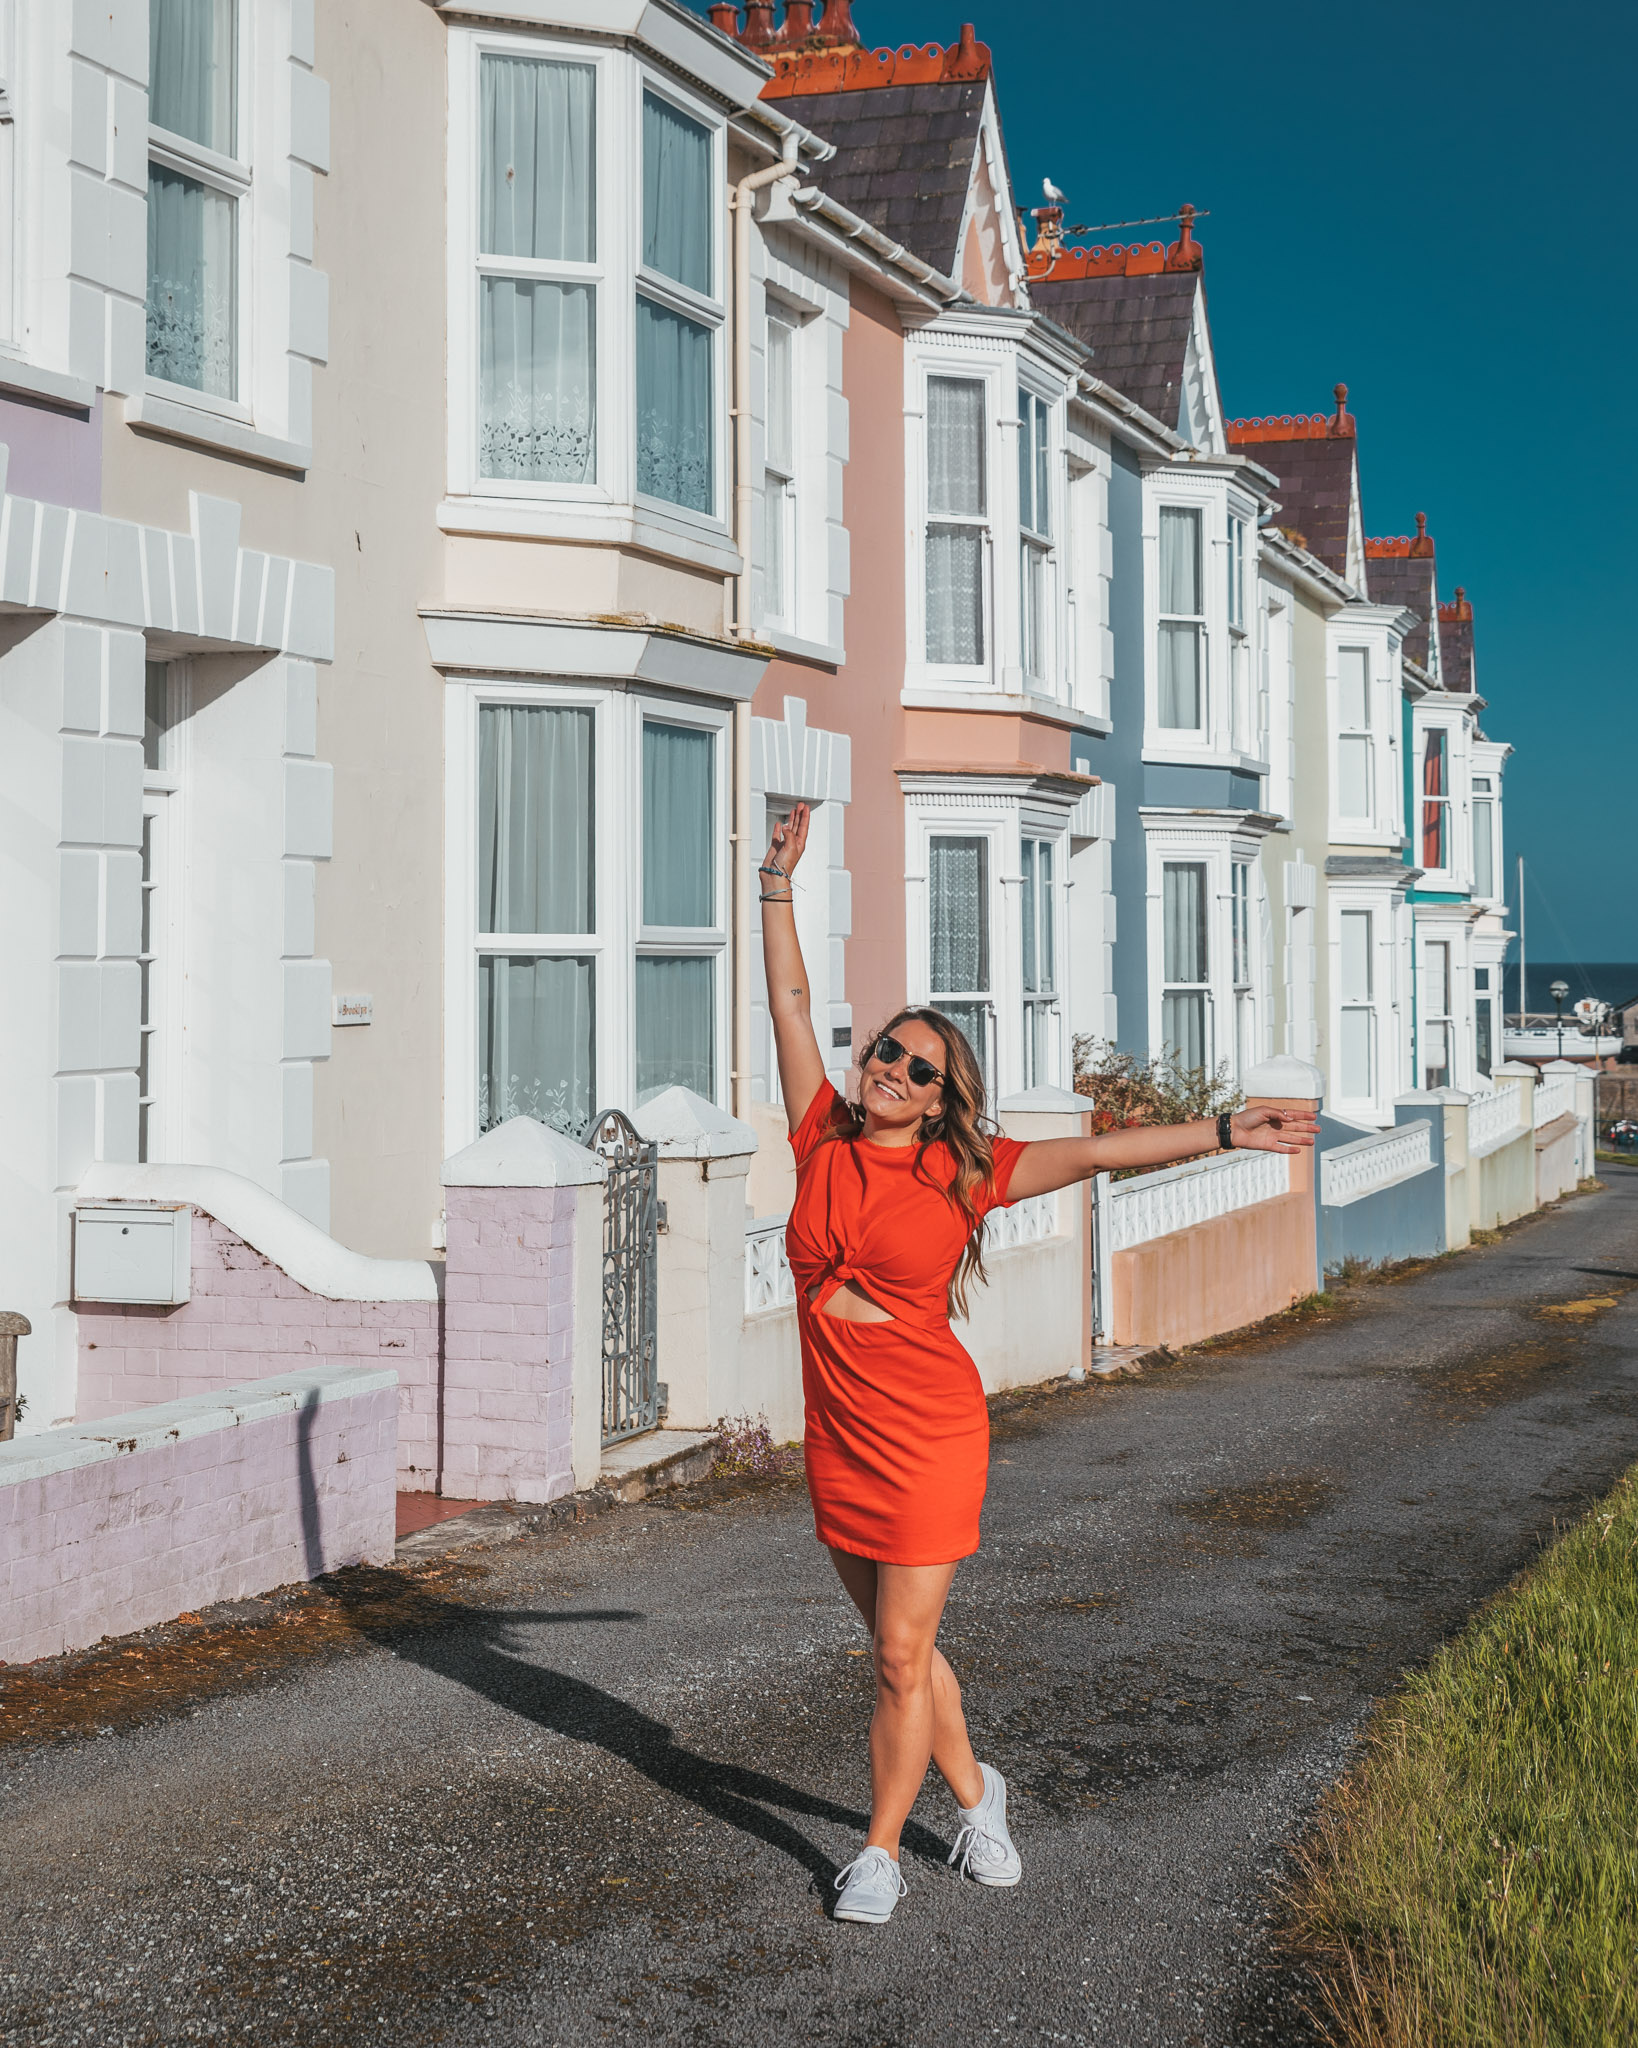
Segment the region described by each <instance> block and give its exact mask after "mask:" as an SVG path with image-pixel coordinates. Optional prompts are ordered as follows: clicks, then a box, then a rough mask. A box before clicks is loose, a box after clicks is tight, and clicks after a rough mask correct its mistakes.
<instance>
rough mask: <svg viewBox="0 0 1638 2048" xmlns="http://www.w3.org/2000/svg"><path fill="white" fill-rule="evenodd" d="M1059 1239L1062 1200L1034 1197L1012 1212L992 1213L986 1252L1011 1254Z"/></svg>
mask: <svg viewBox="0 0 1638 2048" xmlns="http://www.w3.org/2000/svg"><path fill="white" fill-rule="evenodd" d="M1057 1235H1058V1197H1057V1195H1056V1194H1051V1195H1030V1196H1028V1197H1027V1198H1026V1199H1025V1200H1024V1201H1022V1202H1014V1203H1013V1204H1012V1205H1011V1207H1010V1208H1006V1209H992V1210H991V1211H990V1213H989V1215H988V1216H986V1217H985V1219H984V1249H985V1251H987V1252H1010V1251H1013V1250H1014V1249H1016V1247H1017V1246H1019V1245H1025V1244H1040V1243H1041V1242H1042V1241H1043V1239H1045V1238H1049V1237H1056V1236H1057Z"/></svg>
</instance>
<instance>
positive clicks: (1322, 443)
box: [1094, 365, 1376, 603]
mask: <svg viewBox="0 0 1638 2048" xmlns="http://www.w3.org/2000/svg"><path fill="white" fill-rule="evenodd" d="M1095 367H1096V365H1094V368H1095ZM1243 425H1244V422H1242V421H1239V420H1230V422H1229V426H1228V442H1229V446H1230V447H1231V448H1236V447H1241V446H1245V445H1246V444H1247V440H1248V438H1249V437H1247V436H1245V435H1243V434H1240V433H1237V432H1236V431H1235V430H1236V428H1237V427H1241V426H1243ZM1356 445H1357V444H1356V442H1355V438H1354V435H1353V432H1352V430H1351V427H1350V431H1349V432H1347V433H1345V434H1327V435H1325V436H1324V437H1323V438H1321V437H1310V436H1307V435H1305V436H1304V437H1303V438H1302V439H1300V440H1279V439H1275V438H1272V437H1270V438H1264V436H1263V435H1262V434H1259V435H1258V436H1257V437H1256V440H1255V444H1254V445H1253V446H1252V447H1251V454H1252V456H1253V457H1254V459H1255V460H1256V461H1258V462H1260V463H1261V464H1262V466H1263V468H1264V469H1271V470H1272V471H1273V472H1274V474H1275V475H1276V476H1277V477H1278V478H1279V480H1280V489H1279V501H1280V509H1279V511H1278V512H1276V513H1275V515H1274V517H1275V519H1276V520H1277V521H1278V523H1279V524H1280V525H1281V526H1283V527H1287V528H1291V529H1294V530H1295V531H1296V532H1298V533H1300V534H1301V535H1302V537H1303V544H1304V546H1305V547H1306V548H1307V549H1308V552H1309V553H1310V554H1311V555H1318V557H1319V558H1320V560H1321V561H1322V562H1323V563H1324V564H1325V566H1326V568H1327V569H1332V570H1334V571H1335V572H1336V574H1337V575H1338V576H1346V575H1347V574H1348V512H1349V507H1350V506H1351V505H1352V503H1353V490H1354V451H1355V448H1356ZM1374 572H1375V564H1374V563H1373V564H1370V565H1368V566H1367V568H1366V572H1365V573H1366V577H1367V579H1368V580H1369V584H1370V588H1369V590H1368V591H1367V592H1366V593H1364V594H1365V595H1368V596H1369V597H1370V598H1371V600H1372V602H1373V603H1374V602H1375V599H1376V580H1375V573H1374Z"/></svg>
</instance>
